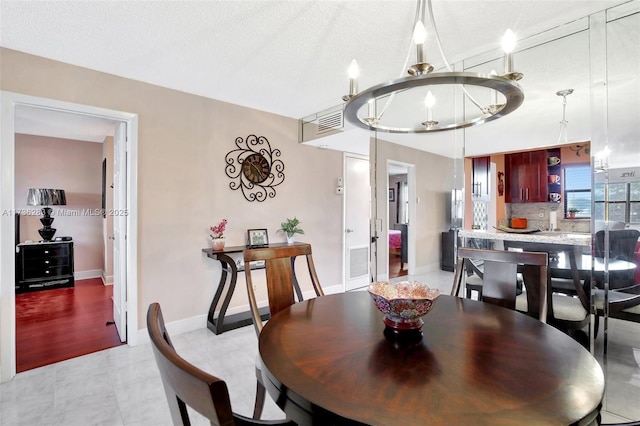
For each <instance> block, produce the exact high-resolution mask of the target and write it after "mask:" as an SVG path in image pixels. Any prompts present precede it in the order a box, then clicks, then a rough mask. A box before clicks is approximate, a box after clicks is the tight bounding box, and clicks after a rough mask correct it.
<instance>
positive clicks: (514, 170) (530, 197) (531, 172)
mask: <svg viewBox="0 0 640 426" xmlns="http://www.w3.org/2000/svg"><path fill="white" fill-rule="evenodd" d="M504 160H505V161H504V163H505V179H506V182H505V185H506V190H505V202H507V203H538V202H547V201H548V197H549V191H548V186H547V179H548V177H547V176H548V175H547V151H546V150H540V151H528V152H518V153H514V154H506V155H505V158H504Z"/></svg>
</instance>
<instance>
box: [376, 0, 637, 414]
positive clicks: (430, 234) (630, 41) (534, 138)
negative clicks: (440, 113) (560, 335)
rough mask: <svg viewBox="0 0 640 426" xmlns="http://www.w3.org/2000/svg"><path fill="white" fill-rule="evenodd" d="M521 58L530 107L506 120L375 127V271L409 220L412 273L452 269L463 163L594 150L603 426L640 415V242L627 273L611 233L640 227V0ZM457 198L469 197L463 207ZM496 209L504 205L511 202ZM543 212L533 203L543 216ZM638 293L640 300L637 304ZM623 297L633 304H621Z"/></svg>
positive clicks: (386, 270)
mask: <svg viewBox="0 0 640 426" xmlns="http://www.w3.org/2000/svg"><path fill="white" fill-rule="evenodd" d="M500 61H501V56H500V52H498V51H497V50H496V51H494V52H487V53H485V54H483V55H478V56H476V57H473V58H469V59H467V60H465V61H463V62H461V63H458V64H455V67H456V69H458V70H465V71H467V70H468V71H476V72H489V71H490V70H491V69H496V68H499V67H501V65H500V64H501V62H500ZM514 63H515V68H516V69H517V70H518V71H520V72H523V73H524V75H525V76H524V78H523V80H522V81H521V82H520V84H521V86H522V87H523V89H524V92H525V102H524V104H523V106H522V107H521V108H520V109H518V110H517V111H515V112H514V113H512V114H510V115H509V116H507V117H504V118H502V119H500V120H497V121H495V122H492V123H488V124H486V125H482V126H477V127H472V128H468V129H464V130H458V131H450V132H439V133H435V134H427V135H420V137H419V138H417V139H415V140H413V139H412V141H411V142H410V143H409V144H399V143H394V142H395V141H394V140H393V138H392V137H390V135H388V134H383V133H374V134H372V137H371V144H370V158H371V159H372V161H371V169H372V174H371V179H372V182H371V184H372V187H373V188H374V190H373V196H372V216H373V220H372V227H373V228H374V229H372V234H373V235H374V236H375V237H378V239H377V241H376V242H375V243H374V244H373V247H374V248H373V258H374V261H373V265H372V276H373V277H374V278H376V279H387V278H388V277H389V276H390V272H391V271H390V266H389V263H388V262H389V261H388V259H389V253H390V250H393V249H392V248H390V247H389V245H388V241H389V239H388V238H389V230H392V229H394V227H395V226H396V225H397V224H398V223H400V222H402V221H407V222H408V223H409V224H410V226H409V232H408V235H407V239H408V241H407V242H408V247H409V249H408V253H407V257H406V261H407V271H408V273H409V275H420V273H422V272H424V271H427V270H438V269H445V268H444V267H443V265H442V262H443V257H444V256H443V253H442V238H444V237H443V234H445V233H447V232H449V230H451V229H455V228H457V227H461V226H462V227H470V226H471V221H470V220H468V219H469V216H470V215H473V214H474V212H473V210H472V208H471V202H470V200H471V196H472V193H473V183H472V181H471V176H470V173H469V167H468V166H467V168H466V171H467V172H466V173H465V162H466V163H467V165H468V162H469V160H468V159H467V160H465V158H471V157H479V156H491V155H495V154H504V153H510V152H516V151H524V150H534V149H550V148H554V147H557V146H559V145H558V144H559V143H563V142H567V143H568V144H569V145H572V146H575V145H584V146H587V147H588V150H583V151H582V152H581V154H582V155H583V156H586V157H587V158H588V160H587V164H588V165H589V170H590V175H591V179H590V185H591V186H590V188H586V189H587V191H588V195H587V197H588V198H589V200H590V215H589V216H584V215H583V218H582V219H580V218H579V219H577V220H578V221H579V222H580V223H581V224H582V225H580V229H582V228H583V227H584V229H583V231H584V232H590V233H591V235H592V236H593V239H592V241H593V243H592V247H591V248H590V251H591V252H592V253H593V254H594V255H598V253H599V254H600V255H601V256H602V257H603V259H604V271H603V272H600V273H595V272H592V275H591V285H590V287H591V294H592V304H593V312H594V315H593V317H592V318H593V321H592V322H593V323H594V324H595V323H596V322H597V324H598V333H597V335H596V336H594V334H595V333H592V336H593V337H594V339H593V340H592V342H591V345H590V349H591V350H592V351H593V353H594V355H595V356H596V357H597V358H598V360H599V361H600V363H601V365H602V366H603V369H604V371H605V377H606V391H605V398H604V400H603V423H605V424H606V423H624V422H629V421H640V404H638V401H640V295H637V294H636V293H640V287H634V288H631V289H626V290H625V289H624V288H621V285H622V284H621V282H626V283H628V284H630V286H627V287H633V285H634V284H639V283H640V269H638V268H637V264H638V263H640V243H638V242H636V243H635V244H627V246H629V247H631V248H630V250H631V252H630V253H627V254H625V255H624V256H626V257H625V259H627V260H626V262H628V264H632V266H633V269H632V270H631V269H629V268H627V269H628V271H627V273H626V274H622V275H621V274H619V273H617V272H616V271H614V270H612V269H611V267H613V266H614V265H615V262H616V261H617V260H619V259H620V256H622V255H621V254H620V253H619V250H621V249H619V248H618V247H619V246H620V244H619V243H618V242H617V241H614V239H616V238H617V237H618V236H620V235H622V233H619V232H617V231H619V229H614V228H622V229H621V230H622V231H627V233H628V234H629V235H631V234H633V230H634V229H635V230H640V1H630V2H628V3H625V4H622V5H620V6H617V7H614V8H611V9H609V10H606V11H602V12H599V13H597V14H594V15H591V16H586V17H584V18H583V19H580V20H577V21H574V22H571V23H568V24H566V25H563V26H561V27H557V28H553V29H550V30H548V31H545V32H543V33H540V34H538V35H536V36H532V37H529V38H527V39H524V40H521V41H520V44H519V50H517V51H516V52H515V57H514ZM564 89H573V93H572V94H571V95H570V96H568V97H567V105H566V119H567V121H568V125H567V128H566V139H564V140H563V139H560V138H559V136H560V121H561V120H562V118H563V109H562V108H563V107H562V98H560V97H559V96H558V95H557V94H556V92H558V91H560V90H564ZM458 95H459V97H460V101H459V102H454V103H452V104H451V106H450V107H451V108H453V109H454V110H453V111H452V112H451V113H452V114H463V115H464V114H465V113H467V112H468V109H469V108H470V106H469V104H468V103H465V102H464V99H463V95H462V94H456V96H458ZM559 139H560V140H559ZM406 145H409V146H406ZM425 145H426V146H428V148H427V149H423V148H424V146H425ZM424 151H429V152H424ZM396 166H402V167H405V169H404V170H407V174H406V181H407V194H406V199H405V198H403V202H405V201H406V202H407V206H406V210H403V213H402V215H399V213H398V212H399V210H398V207H397V203H398V202H397V201H396V206H395V207H394V208H393V209H390V208H389V205H390V189H393V190H394V193H395V194H394V195H395V197H396V199H397V196H398V190H399V189H398V188H400V187H397V186H395V185H396V183H395V181H392V180H390V178H389V174H390V170H393V169H394V167H396ZM500 167H501V165H498V166H497V168H495V165H494V168H493V169H491V168H490V169H489V176H490V178H489V179H488V182H489V188H488V190H489V191H494V193H495V191H497V190H498V186H499V183H500V182H499V179H498V174H497V173H498V172H501V171H502V172H503V171H504V170H500ZM502 167H504V165H502ZM390 182H394V183H391V184H390ZM458 198H461V199H463V200H465V201H466V202H465V203H464V205H462V204H461V203H460V201H459V199H458ZM547 204H548V203H547ZM544 205H545V204H544V203H542V204H541V206H544ZM494 208H495V209H497V210H500V209H505V208H506V207H505V205H504V203H503V204H502V205H498V206H497V207H494ZM541 209H542V207H536V211H537V212H538V213H540V214H542V213H541V212H540V210H541ZM405 215H406V216H405ZM401 216H402V217H401ZM563 217H564V216H563ZM465 219H467V220H466V221H465ZM545 220H548V218H547V217H545ZM488 222H489V223H490V222H491V220H489V221H488ZM576 223H578V222H573V224H576ZM614 224H615V225H614ZM597 230H602V231H603V232H602V235H603V239H602V241H601V242H598V241H596V231H597ZM627 237H629V236H628V235H627ZM629 238H633V235H631V236H630V237H629ZM637 239H638V238H637V237H636V241H637ZM614 247H615V249H614ZM629 271H630V272H631V273H629ZM621 277H622V278H621ZM624 277H626V279H627V281H624V280H623V278H624ZM587 286H589V284H587ZM621 290H622V291H621ZM634 297H635V298H636V299H637V301H638V304H637V305H633V299H634ZM621 298H622V299H624V300H625V303H626V304H624V303H623V304H620V303H618V304H616V301H619V300H620V299H621ZM596 318H597V321H596Z"/></svg>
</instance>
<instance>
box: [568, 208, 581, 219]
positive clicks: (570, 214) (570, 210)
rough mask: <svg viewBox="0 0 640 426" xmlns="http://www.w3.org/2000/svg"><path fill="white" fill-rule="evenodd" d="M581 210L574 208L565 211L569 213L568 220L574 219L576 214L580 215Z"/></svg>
mask: <svg viewBox="0 0 640 426" xmlns="http://www.w3.org/2000/svg"><path fill="white" fill-rule="evenodd" d="M581 211H582V210H580V209H577V208H575V207H569V208H568V209H567V213H569V219H575V218H576V213H580V212H581Z"/></svg>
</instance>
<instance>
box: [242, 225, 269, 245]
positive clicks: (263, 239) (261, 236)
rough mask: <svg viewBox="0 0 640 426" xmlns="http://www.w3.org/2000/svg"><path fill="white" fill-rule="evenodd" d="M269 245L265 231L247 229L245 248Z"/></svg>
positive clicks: (267, 234)
mask: <svg viewBox="0 0 640 426" xmlns="http://www.w3.org/2000/svg"><path fill="white" fill-rule="evenodd" d="M268 245H269V233H268V232H267V230H266V229H247V247H249V248H257V247H267V246H268Z"/></svg>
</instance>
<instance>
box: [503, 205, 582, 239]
mask: <svg viewBox="0 0 640 426" xmlns="http://www.w3.org/2000/svg"><path fill="white" fill-rule="evenodd" d="M505 209H506V212H505V213H506V216H507V217H508V219H505V220H502V221H500V223H499V224H498V225H505V226H510V222H511V221H510V219H511V218H512V217H524V218H526V219H527V224H528V228H531V229H541V230H543V231H547V230H549V224H550V218H549V212H550V211H551V210H552V209H554V210H556V211H557V212H558V213H557V214H558V230H559V231H564V232H591V231H590V229H591V221H590V220H589V219H564V218H563V217H562V212H563V205H562V203H507V204H505ZM541 212H542V213H543V214H544V217H540V216H539V213H541Z"/></svg>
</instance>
